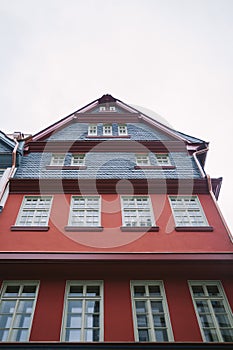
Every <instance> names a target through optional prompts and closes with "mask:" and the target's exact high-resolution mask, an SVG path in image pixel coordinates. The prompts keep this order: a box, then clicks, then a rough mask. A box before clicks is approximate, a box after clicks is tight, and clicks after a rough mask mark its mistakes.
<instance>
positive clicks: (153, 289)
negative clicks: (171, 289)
mask: <svg viewBox="0 0 233 350" xmlns="http://www.w3.org/2000/svg"><path fill="white" fill-rule="evenodd" d="M148 288H149V295H150V296H160V295H161V292H160V286H149V287H148Z"/></svg>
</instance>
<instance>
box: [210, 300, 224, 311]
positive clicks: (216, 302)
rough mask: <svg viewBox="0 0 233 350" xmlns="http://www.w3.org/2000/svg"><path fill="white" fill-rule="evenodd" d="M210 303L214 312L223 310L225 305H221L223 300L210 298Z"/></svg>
mask: <svg viewBox="0 0 233 350" xmlns="http://www.w3.org/2000/svg"><path fill="white" fill-rule="evenodd" d="M211 304H212V306H213V308H214V312H215V313H219V312H225V311H226V310H225V307H224V305H223V302H222V301H221V300H212V301H211Z"/></svg>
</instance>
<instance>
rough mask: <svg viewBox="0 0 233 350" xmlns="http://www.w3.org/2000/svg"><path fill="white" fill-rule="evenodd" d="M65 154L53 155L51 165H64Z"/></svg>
mask: <svg viewBox="0 0 233 350" xmlns="http://www.w3.org/2000/svg"><path fill="white" fill-rule="evenodd" d="M64 161H65V154H64V153H56V154H53V155H52V158H51V162H50V165H60V166H61V165H64Z"/></svg>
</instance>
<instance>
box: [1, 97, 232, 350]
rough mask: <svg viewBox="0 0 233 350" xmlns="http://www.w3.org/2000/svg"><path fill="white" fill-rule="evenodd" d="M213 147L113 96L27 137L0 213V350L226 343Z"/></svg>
mask: <svg viewBox="0 0 233 350" xmlns="http://www.w3.org/2000/svg"><path fill="white" fill-rule="evenodd" d="M207 150H208V143H207V142H205V141H203V140H200V139H198V138H196V137H192V136H189V135H185V134H183V133H181V132H178V131H176V130H173V129H172V128H171V127H169V126H167V125H165V124H162V123H161V122H159V121H156V120H154V119H152V118H151V117H150V116H148V115H146V114H145V113H144V112H142V111H141V110H140V109H135V108H134V107H132V106H130V105H127V104H126V103H124V102H122V101H120V100H119V99H116V98H114V97H112V96H111V95H104V96H102V97H101V98H99V99H97V100H95V101H93V102H91V103H90V104H88V105H87V106H85V107H83V108H81V109H79V110H78V111H76V112H74V113H72V114H71V115H69V116H67V117H65V118H63V119H62V120H60V121H58V122H56V123H55V124H53V125H51V126H49V127H47V128H46V129H44V130H42V131H40V132H38V133H37V134H36V135H34V136H31V137H27V138H26V139H25V140H24V150H23V151H24V153H23V157H22V159H21V162H20V164H19V165H18V167H17V171H16V172H15V174H14V176H13V177H11V179H10V191H9V195H8V196H7V195H6V197H7V200H6V202H5V206H4V209H3V210H2V213H1V215H0V228H1V229H0V230H1V232H0V247H1V252H0V263H1V265H0V274H1V304H0V339H1V344H0V346H1V347H2V348H3V349H4V348H5V349H42V348H44V349H47V350H50V349H82V350H84V349H109V350H110V349H122V350H126V349H132V350H135V349H156V350H158V349H169V350H170V349H185V350H187V349H212V350H213V349H232V345H233V318H232V311H231V310H232V308H233V280H232V266H233V264H232V262H233V260H232V236H231V234H230V232H229V230H228V228H227V225H226V223H225V221H224V219H223V216H222V214H221V212H220V210H219V207H218V205H217V198H218V195H219V191H220V187H221V181H222V179H221V178H220V179H211V178H210V177H209V176H208V175H206V173H205V170H204V166H205V158H206V154H207Z"/></svg>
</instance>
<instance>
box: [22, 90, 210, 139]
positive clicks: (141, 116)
mask: <svg viewBox="0 0 233 350" xmlns="http://www.w3.org/2000/svg"><path fill="white" fill-rule="evenodd" d="M111 106H114V107H116V112H117V113H112V111H111V112H110V109H109V108H111ZM100 107H103V109H104V108H106V109H105V110H103V111H101V113H100V109H99V108H100ZM109 112H110V113H109ZM97 113H98V116H99V117H103V116H105V117H106V116H108V117H112V120H113V122H114V119H115V117H116V116H118V117H119V116H120V115H122V114H124V116H127V118H130V117H136V118H138V120H140V121H141V122H144V123H146V124H148V125H149V126H151V127H153V128H156V129H157V130H158V131H160V132H162V133H164V134H166V135H168V136H170V137H171V138H173V139H174V140H177V141H183V142H185V143H186V144H193V143H194V144H199V145H200V144H202V145H203V143H205V142H204V141H203V140H200V139H197V138H193V137H191V136H189V135H186V134H183V133H180V132H178V131H176V130H174V129H172V128H171V127H169V126H167V125H165V124H163V123H161V122H160V121H158V120H155V119H153V118H152V117H151V116H150V115H147V114H145V112H144V111H142V110H140V109H137V108H135V107H132V106H131V105H128V104H126V103H124V102H123V101H121V100H119V99H117V98H115V97H113V96H111V95H109V94H106V95H103V96H102V97H100V98H99V99H96V100H94V101H92V102H90V103H89V104H87V105H86V106H84V107H82V108H80V109H78V110H77V111H75V112H73V113H71V114H69V115H68V116H66V117H65V118H63V119H61V120H59V121H57V122H56V123H54V124H52V125H50V126H49V127H47V128H45V129H43V130H42V131H40V132H38V133H36V134H35V135H34V136H32V137H30V138H29V139H28V140H27V141H26V143H27V142H33V141H43V140H45V139H46V138H47V137H49V136H50V135H51V134H52V133H54V132H57V131H58V130H60V129H61V128H64V127H66V126H68V125H69V124H70V123H72V122H73V121H74V120H77V119H81V118H83V117H90V118H91V117H93V118H94V117H97ZM100 119H101V118H100ZM122 120H123V122H124V119H122Z"/></svg>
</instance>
